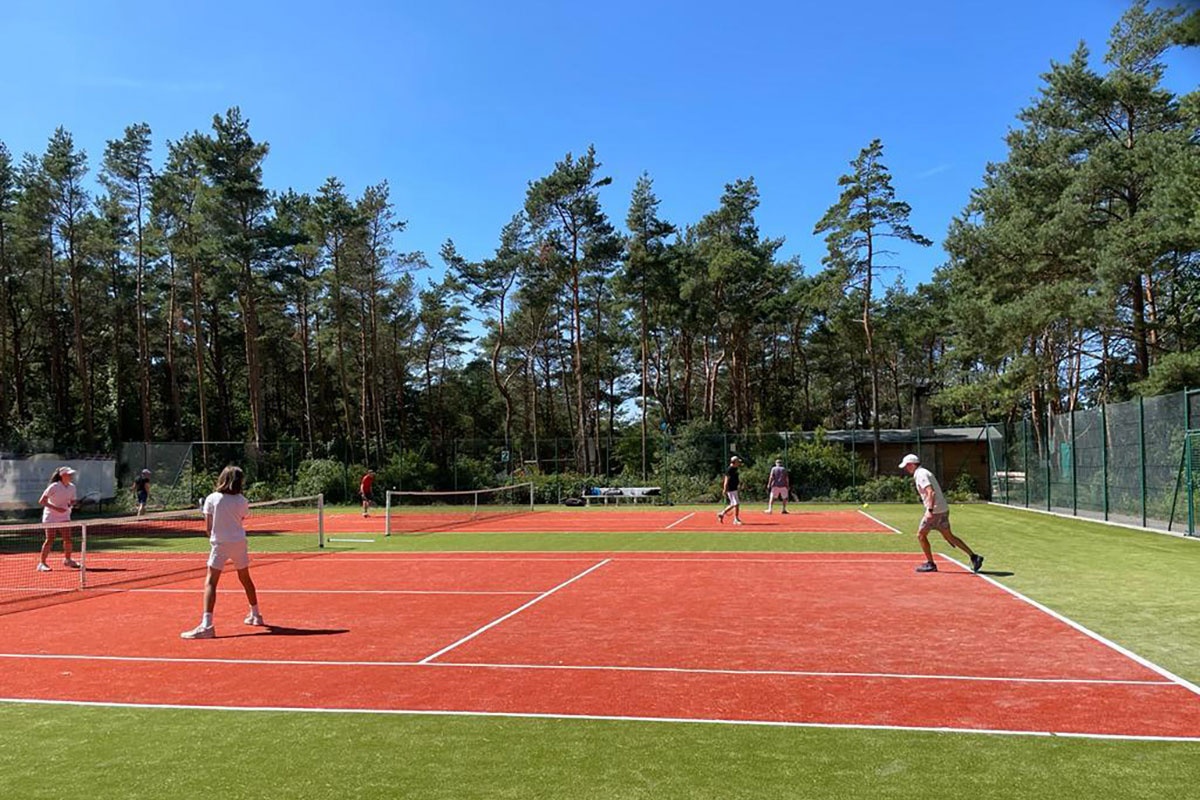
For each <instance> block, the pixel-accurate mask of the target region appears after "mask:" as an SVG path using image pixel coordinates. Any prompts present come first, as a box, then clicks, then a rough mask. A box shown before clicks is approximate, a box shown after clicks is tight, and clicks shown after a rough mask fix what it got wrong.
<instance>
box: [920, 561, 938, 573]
mask: <svg viewBox="0 0 1200 800" xmlns="http://www.w3.org/2000/svg"><path fill="white" fill-rule="evenodd" d="M917 572H937V564H935V563H933V562H932V561H926V562H925V563H924V564H922V565H921V566H919V567H917Z"/></svg>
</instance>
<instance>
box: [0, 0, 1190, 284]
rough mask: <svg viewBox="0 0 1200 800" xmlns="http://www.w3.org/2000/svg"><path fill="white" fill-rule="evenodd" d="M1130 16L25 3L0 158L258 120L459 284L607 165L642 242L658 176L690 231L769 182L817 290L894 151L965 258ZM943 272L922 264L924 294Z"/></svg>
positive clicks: (1056, 0) (289, 157)
mask: <svg viewBox="0 0 1200 800" xmlns="http://www.w3.org/2000/svg"><path fill="white" fill-rule="evenodd" d="M1125 7H1126V6H1125V4H1124V3H1122V2H1118V1H1117V0H1049V2H1047V0H1036V1H1031V0H1011V1H1010V2H1007V3H974V2H965V1H964V0H936V1H934V0H925V1H924V2H922V1H921V0H914V1H913V2H895V0H890V1H885V0H859V1H858V2H823V3H805V2H794V1H793V2H759V1H758V0H742V2H713V0H693V2H678V1H674V0H673V1H672V2H655V1H654V0H636V1H631V0H609V1H608V2H602V3H590V4H589V3H567V2H531V1H530V0H510V2H449V1H448V2H428V3H409V2H402V1H397V2H385V1H384V0H341V2H332V3H331V2H311V1H310V0H299V1H298V2H275V1H274V0H272V1H271V2H265V1H264V2H259V0H240V2H228V1H227V0H206V2H199V3H186V4H185V3H175V2H162V1H161V0H158V2H144V1H140V0H139V1H137V2H134V1H132V0H131V1H129V2H112V1H111V0H110V1H109V2H102V1H97V2H64V1H63V0H41V1H40V2H27V1H26V0H17V2H15V3H14V2H13V0H6V2H4V8H3V12H4V13H3V15H2V16H0V43H2V46H0V74H2V75H3V81H2V82H0V86H2V87H3V90H4V91H3V95H2V97H0V104H2V107H3V109H4V112H3V114H2V115H0V140H2V141H4V142H5V143H6V144H7V145H8V147H9V149H10V150H11V151H13V152H14V154H16V155H18V156H19V155H20V154H21V153H23V152H26V151H34V152H41V151H42V149H43V148H44V146H45V143H46V140H47V138H48V137H49V136H50V134H51V133H52V132H53V130H54V128H55V127H56V126H58V125H63V126H65V127H66V128H67V129H68V130H70V131H71V132H72V133H73V134H74V135H75V138H76V142H77V143H78V144H79V145H80V146H82V147H83V148H85V149H86V150H87V151H88V153H89V156H90V157H91V161H92V165H93V168H94V167H95V166H96V165H97V164H98V162H99V158H100V156H101V155H102V153H103V149H104V143H105V141H106V140H108V139H112V138H116V137H118V136H120V135H121V133H122V131H123V129H124V127H125V126H126V125H129V124H132V123H135V122H141V121H145V122H147V123H149V124H150V125H151V127H152V128H153V130H154V136H155V143H156V148H157V151H158V155H159V156H160V157H161V154H162V152H163V150H164V147H163V145H164V142H165V140H167V139H175V138H178V137H179V136H181V135H183V134H185V133H187V132H188V131H191V130H194V129H197V128H201V129H207V128H208V126H209V124H210V120H211V117H212V115H213V114H214V113H218V112H221V111H223V110H224V109H226V108H227V107H229V106H231V105H239V106H241V108H242V110H243V112H244V113H245V114H246V115H247V116H248V117H249V118H250V120H251V130H252V133H253V134H254V135H255V136H256V138H258V139H261V140H266V141H268V142H269V143H270V145H271V154H270V156H269V157H268V160H267V163H266V180H267V183H268V185H269V186H270V187H271V188H273V189H285V188H288V187H292V188H295V189H297V190H299V191H314V190H316V188H317V187H318V186H320V184H321V183H322V181H323V180H324V179H325V178H326V177H327V176H330V175H336V176H337V177H339V178H341V179H342V180H343V181H344V182H345V183H346V185H347V187H348V188H349V189H350V191H351V192H354V193H357V192H360V191H361V190H362V189H363V188H364V187H365V186H367V185H368V184H371V183H374V182H377V181H380V180H385V179H386V180H387V181H388V182H389V183H390V185H391V188H392V197H393V200H394V202H395V205H396V209H397V211H398V213H399V215H400V216H401V218H403V219H407V220H408V222H409V228H408V231H407V233H405V234H404V235H403V236H401V237H400V238H399V240H398V242H397V245H398V247H399V248H400V249H402V250H423V251H425V252H426V254H427V255H428V256H429V257H430V258H431V260H432V261H433V262H434V263H435V265H436V266H437V267H439V268H440V266H441V265H440V262H438V260H437V258H436V255H437V251H438V247H439V246H440V244H441V242H442V241H444V240H445V239H446V238H447V237H452V238H454V240H455V241H456V242H457V243H458V245H459V248H460V250H462V251H463V252H464V253H465V254H466V255H468V256H469V257H473V258H481V257H484V256H486V255H488V254H490V253H491V252H492V251H493V249H494V247H495V244H496V240H497V235H498V233H499V230H500V227H501V226H502V225H503V224H504V223H505V222H506V221H507V220H508V219H509V217H510V216H511V215H512V214H513V213H514V212H515V211H517V210H518V209H519V208H520V207H521V205H522V202H523V199H524V192H525V187H526V184H527V183H528V182H529V181H530V180H533V179H536V178H538V177H540V176H542V175H544V174H546V173H548V172H549V171H550V170H551V169H552V168H553V165H554V162H555V161H556V160H557V159H560V158H561V157H562V156H563V155H564V154H565V153H566V152H568V151H573V152H576V153H579V152H581V151H583V150H584V149H585V148H586V147H587V145H588V144H590V143H594V144H595V145H596V148H597V151H598V153H599V156H600V159H601V160H602V162H603V163H604V171H605V173H606V174H608V175H611V176H612V178H613V179H614V182H613V185H612V186H611V187H610V188H608V189H605V190H603V192H604V193H603V198H604V202H605V208H606V210H607V211H608V213H609V215H610V216H611V217H612V219H613V221H614V223H616V224H617V225H618V226H619V227H622V228H623V227H624V216H625V209H626V206H627V202H628V196H629V192H630V190H631V189H632V187H633V183H634V181H635V179H636V178H637V176H638V175H639V174H641V173H642V172H643V171H646V172H649V173H650V175H651V176H652V177H653V178H654V181H655V187H656V189H657V192H658V194H659V196H660V197H661V199H662V201H663V204H662V210H663V213H664V216H666V217H667V218H668V219H670V220H671V221H673V222H676V223H688V222H694V221H696V220H697V219H699V217H700V216H701V215H702V214H704V213H705V212H707V211H709V210H711V209H712V208H714V207H715V206H716V204H717V201H718V198H719V197H720V194H721V191H722V189H723V187H724V185H725V184H726V183H727V182H730V181H732V180H734V179H736V178H739V177H746V176H753V177H754V178H755V179H756V180H757V181H758V185H759V188H760V191H761V194H762V206H761V209H760V215H759V221H760V226H761V229H762V231H763V233H764V234H765V235H768V236H784V237H786V239H787V242H786V244H785V245H784V249H783V254H784V255H787V256H791V255H799V256H800V257H801V259H802V261H803V262H804V265H805V269H806V271H807V272H810V273H811V272H813V271H815V270H816V269H818V268H819V265H820V259H821V256H822V255H823V253H824V246H823V243H822V242H821V241H820V239H818V238H814V237H813V236H812V228H813V225H814V223H815V222H816V221H817V220H818V219H819V218H820V216H821V214H822V213H823V212H824V210H825V209H826V208H827V207H828V206H829V205H830V204H831V203H833V202H834V200H835V199H836V197H837V186H836V180H837V177H838V175H840V174H842V173H843V172H845V171H846V168H847V162H849V161H850V159H852V158H853V157H854V156H855V155H856V154H857V152H858V151H859V149H860V148H862V147H863V146H864V145H866V144H867V143H868V142H869V141H870V140H871V139H872V138H874V137H880V138H882V139H883V142H884V147H885V163H887V164H888V165H889V166H890V167H891V170H892V173H893V175H894V178H895V185H896V188H897V190H898V193H899V196H900V197H901V198H902V199H905V200H907V201H909V202H910V203H911V204H912V206H913V216H912V222H913V225H914V227H915V228H916V230H917V231H919V232H921V233H923V234H925V235H927V236H929V237H930V238H932V239H934V240H935V241H936V242H939V243H940V241H941V239H942V237H943V236H944V234H945V231H946V228H947V225H948V224H949V222H950V220H951V218H952V217H953V216H954V215H955V214H957V213H958V212H959V211H960V210H961V209H962V207H963V205H964V204H965V202H966V201H967V199H968V196H969V193H970V190H971V188H972V187H974V186H977V185H978V184H979V182H980V176H981V174H982V172H983V169H984V165H985V164H986V163H987V162H988V161H989V160H999V159H1002V158H1004V155H1005V148H1004V142H1003V137H1004V134H1005V132H1006V131H1007V129H1008V128H1009V127H1010V126H1012V125H1013V124H1014V118H1015V114H1016V113H1017V111H1018V110H1019V109H1021V108H1022V107H1024V106H1026V105H1028V104H1029V102H1030V101H1031V99H1032V98H1033V97H1034V96H1035V94H1036V92H1037V89H1038V87H1039V85H1040V79H1039V76H1040V75H1041V74H1042V73H1043V72H1045V71H1046V70H1047V68H1048V67H1049V65H1050V62H1051V60H1052V59H1054V60H1060V61H1061V60H1065V59H1066V58H1067V57H1068V56H1069V55H1070V53H1071V52H1072V50H1073V49H1074V47H1075V46H1076V44H1077V43H1078V42H1079V41H1080V40H1085V41H1086V42H1087V43H1088V44H1089V46H1090V47H1091V49H1092V53H1093V64H1094V65H1097V66H1100V59H1101V57H1102V56H1103V53H1104V51H1105V48H1106V42H1107V38H1108V34H1109V31H1110V29H1111V27H1112V25H1113V23H1115V22H1116V20H1117V18H1118V17H1119V15H1120V14H1121V12H1122V11H1123V10H1124V8H1125ZM1170 64H1171V69H1170V71H1169V73H1168V76H1167V82H1168V85H1169V86H1170V87H1172V88H1173V89H1174V90H1175V91H1177V92H1182V91H1187V90H1190V89H1194V88H1196V87H1197V86H1198V85H1200V53H1196V52H1193V53H1188V54H1183V55H1180V56H1176V57H1174V58H1173V59H1172V60H1171V62H1170ZM943 258H944V254H943V253H942V251H941V249H940V247H936V246H935V247H933V248H930V249H928V250H920V249H914V250H912V251H908V250H906V251H904V252H903V253H902V254H901V260H902V262H903V264H904V267H905V272H906V279H907V282H908V283H909V285H910V286H912V285H915V283H917V282H919V281H922V280H925V279H927V278H928V277H929V275H930V273H931V271H932V269H933V268H934V267H936V266H937V265H938V264H939V263H941V262H942V260H943ZM438 271H440V269H439V270H438Z"/></svg>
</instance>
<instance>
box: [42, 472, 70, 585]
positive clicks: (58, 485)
mask: <svg viewBox="0 0 1200 800" xmlns="http://www.w3.org/2000/svg"><path fill="white" fill-rule="evenodd" d="M74 480H75V470H73V469H71V468H70V467H59V468H58V469H56V470H54V474H53V475H51V476H50V485H49V486H47V487H46V490H45V491H44V492H42V496H41V497H39V498H38V505H40V506H41V507H42V522H43V523H44V524H46V525H49V526H52V527H47V528H46V540H45V541H44V542H42V555H41V558H40V559H39V560H38V565H37V570H38V572H49V571H50V565H49V564H47V563H46V559H48V558H49V557H50V550H51V549H52V548H53V547H54V537H55V536H57V535H58V533H59V532H60V531H61V532H62V541H63V566H64V567H70V568H71V569H79V564H77V563H76V562H75V559H73V558H71V550H72V544H71V527H70V526H69V525H63V526H55V523H62V522H70V521H71V509H72V508H74V507H75V484H74Z"/></svg>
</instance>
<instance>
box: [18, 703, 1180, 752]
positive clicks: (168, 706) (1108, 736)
mask: <svg viewBox="0 0 1200 800" xmlns="http://www.w3.org/2000/svg"><path fill="white" fill-rule="evenodd" d="M0 703H26V704H31V705H49V706H86V707H94V708H133V709H141V708H153V709H157V710H173V711H238V712H243V713H244V712H247V711H256V712H270V713H278V712H290V713H300V714H391V715H402V716H416V717H501V718H509V719H556V720H585V721H591V720H600V721H605V722H659V723H662V722H684V723H688V724H692V725H756V726H763V727H770V728H823V729H832V730H871V731H917V732H921V733H976V734H984V735H990V736H1037V737H1053V738H1065V739H1104V740H1116V741H1135V742H1200V737H1197V736H1138V735H1132V734H1120V733H1090V732H1086V731H1085V732H1077V731H1036V730H1035V731H1020V730H1006V729H1002V728H951V727H940V728H939V727H933V726H930V725H863V724H856V723H835V722H785V721H779V720H754V719H711V718H687V717H635V716H619V715H616V714H611V715H608V714H541V713H532V712H528V713H521V712H515V711H474V710H466V709H464V710H450V709H447V710H440V709H439V710H429V709H402V708H301V707H297V706H218V705H210V706H203V705H184V704H179V703H113V702H99V701H92V700H30V699H27V698H23V697H0Z"/></svg>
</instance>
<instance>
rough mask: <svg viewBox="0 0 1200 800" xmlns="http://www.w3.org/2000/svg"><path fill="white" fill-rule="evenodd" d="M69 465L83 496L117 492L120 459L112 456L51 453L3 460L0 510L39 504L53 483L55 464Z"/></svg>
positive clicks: (78, 489) (107, 494)
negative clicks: (44, 492) (75, 456)
mask: <svg viewBox="0 0 1200 800" xmlns="http://www.w3.org/2000/svg"><path fill="white" fill-rule="evenodd" d="M61 466H68V467H71V468H72V469H74V470H75V471H76V472H78V473H79V474H78V475H76V476H75V486H76V492H77V494H78V496H79V497H80V498H82V497H84V496H85V495H87V494H89V493H92V492H98V493H99V494H100V497H101V498H102V499H109V498H112V497H115V496H116V493H117V461H116V459H113V458H80V459H62V458H59V457H58V456H56V455H52V454H40V455H35V456H30V457H29V458H17V459H8V458H3V459H0V509H3V510H12V509H18V508H35V507H37V502H38V498H39V497H41V496H42V492H43V491H45V489H46V487H47V486H49V485H50V476H51V475H53V474H54V469H55V468H56V467H61Z"/></svg>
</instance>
